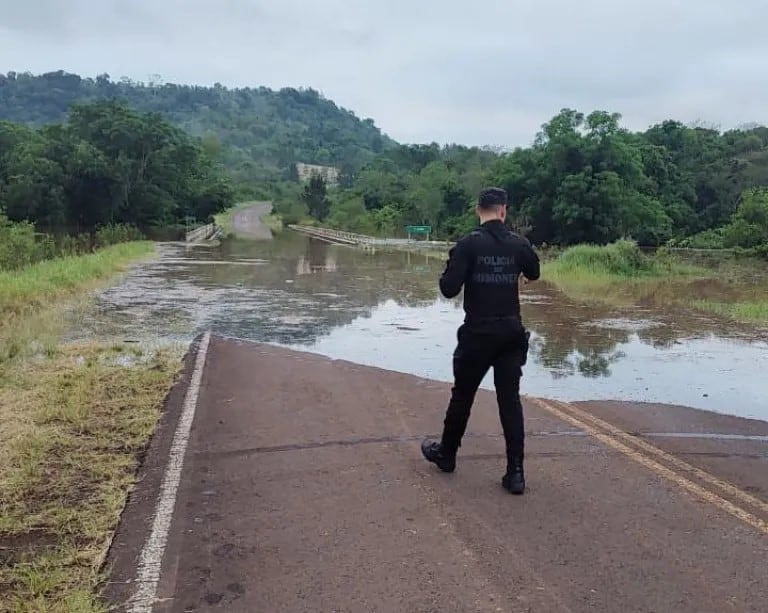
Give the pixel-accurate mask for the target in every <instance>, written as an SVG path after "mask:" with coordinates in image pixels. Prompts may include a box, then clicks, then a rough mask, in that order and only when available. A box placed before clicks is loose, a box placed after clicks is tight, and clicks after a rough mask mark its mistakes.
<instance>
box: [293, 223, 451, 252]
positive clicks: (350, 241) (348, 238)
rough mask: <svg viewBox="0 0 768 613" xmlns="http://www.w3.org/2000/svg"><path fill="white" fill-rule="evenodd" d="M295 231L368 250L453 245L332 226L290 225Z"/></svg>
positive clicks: (329, 241) (433, 247)
mask: <svg viewBox="0 0 768 613" xmlns="http://www.w3.org/2000/svg"><path fill="white" fill-rule="evenodd" d="M288 227H289V228H290V229H291V230H293V231H294V232H299V233H300V234H305V235H307V236H311V237H312V238H315V239H318V240H322V241H325V242H328V243H333V244H337V245H348V246H354V247H361V248H363V249H366V250H375V248H376V247H395V248H407V247H413V246H414V245H418V246H419V247H424V248H427V249H430V248H432V249H435V248H445V247H446V246H449V245H451V243H450V242H446V241H426V240H422V241H415V240H414V239H411V238H378V237H375V236H368V235H365V234H355V233H354V232H346V231H344V230H334V229H332V228H322V227H318V226H303V225H295V224H292V225H289V226H288Z"/></svg>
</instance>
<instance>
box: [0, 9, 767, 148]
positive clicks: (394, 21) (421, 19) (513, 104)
mask: <svg viewBox="0 0 768 613" xmlns="http://www.w3.org/2000/svg"><path fill="white" fill-rule="evenodd" d="M0 15H3V17H2V19H1V20H0V61H1V62H2V64H1V65H0V71H2V70H5V71H8V70H15V71H17V72H21V71H26V70H29V71H31V72H35V73H37V72H44V71H49V70H58V69H63V70H67V71H71V72H78V73H80V74H84V75H90V76H93V75H96V74H98V73H102V72H107V73H109V74H111V75H112V76H113V77H120V76H123V75H126V76H129V77H131V78H135V79H139V80H143V79H147V78H148V76H149V75H151V74H160V75H161V76H162V77H163V78H164V79H165V80H168V81H177V82H186V83H201V84H212V83H215V82H221V83H223V84H225V85H230V86H243V85H251V86H259V85H266V86H269V87H283V86H294V87H295V86H311V87H314V88H316V89H318V90H319V91H321V92H323V93H324V94H325V95H326V96H328V97H329V98H332V99H333V100H335V101H336V102H337V103H338V104H339V105H341V106H344V107H345V108H349V109H352V110H354V111H355V112H356V113H357V114H358V115H359V116H362V117H373V118H374V119H375V120H376V123H377V125H379V126H381V127H382V128H383V129H384V130H385V131H386V132H387V133H389V134H391V135H392V136H394V137H395V138H397V139H399V140H403V141H406V142H429V141H437V142H463V143H467V144H486V143H494V144H503V145H509V146H514V145H523V144H527V143H529V142H530V141H531V140H532V139H533V137H534V136H535V133H536V131H537V130H538V129H539V127H540V125H541V124H542V123H543V122H545V121H547V120H548V119H549V118H551V117H552V116H553V115H554V114H555V113H557V112H558V111H559V110H560V109H561V108H563V107H570V108H578V109H579V110H581V111H584V112H589V111H591V110H594V109H604V110H608V111H616V112H619V113H621V114H622V115H623V116H624V120H625V124H626V125H627V126H628V127H631V128H634V129H643V128H645V127H647V126H648V125H650V124H652V123H655V122H657V121H661V120H663V119H666V118H675V119H679V120H681V121H686V122H687V121H693V120H696V119H702V120H705V121H708V122H712V123H716V124H720V125H722V126H723V127H732V126H735V125H738V124H740V123H742V122H747V121H758V122H765V123H768V117H767V116H766V115H768V109H766V108H765V107H764V105H763V103H762V101H763V100H764V99H765V98H766V96H767V95H768V78H766V77H768V74H766V73H767V72H768V69H767V68H766V66H768V39H766V38H765V37H764V36H763V31H762V30H763V26H762V24H764V23H765V22H766V20H768V5H766V4H765V3H764V0H740V1H739V2H737V3H734V2H731V3H725V2H722V0H699V2H697V3H693V2H690V1H689V0H644V1H639V0H626V1H624V2H615V1H614V0H584V2H581V3H574V2H571V1H570V0H569V1H566V0H538V1H537V2H533V1H532V0H506V1H505V2H498V1H495V0H476V2H474V3H472V4H470V3H467V2H464V1H463V0H462V1H459V0H442V1H440V0H421V1H419V2H414V1H413V0H408V1H406V0H389V1H388V2H383V1H376V2H374V1H372V0H360V1H358V2H354V3H351V2H348V1H346V0H315V1H314V2H306V1H305V0H272V1H267V0H227V1H226V2H222V1H217V0H186V1H184V0H164V1H163V2H157V1H156V0H102V1H101V2H98V3H97V2H93V1H92V0H70V1H68V2H66V3H65V2H62V1H55V0H27V1H26V2H23V3H19V2H17V1H14V0H0Z"/></svg>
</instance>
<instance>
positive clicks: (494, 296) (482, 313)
mask: <svg viewBox="0 0 768 613" xmlns="http://www.w3.org/2000/svg"><path fill="white" fill-rule="evenodd" d="M521 273H522V274H524V275H525V276H526V277H527V278H528V279H530V280H531V281H534V280H536V279H538V278H539V257H538V256H537V255H536V252H535V251H534V250H533V248H532V247H531V243H530V242H529V241H528V239H526V238H524V237H522V236H519V235H517V234H515V233H514V232H512V231H511V230H509V229H508V228H507V227H506V226H505V225H504V223H503V222H502V221H500V220H494V221H488V222H486V223H484V224H483V225H482V226H480V228H478V229H477V230H475V231H473V232H471V233H470V234H468V235H466V236H464V237H463V238H461V239H460V240H459V241H458V242H457V243H456V246H455V247H453V249H451V251H450V253H449V256H448V262H447V264H446V267H445V271H444V272H443V275H442V276H441V277H440V291H441V292H442V293H443V295H444V296H445V297H446V298H453V297H454V296H457V295H458V294H459V292H460V291H461V288H462V286H464V311H465V312H466V315H467V321H470V320H473V319H477V320H481V319H485V318H497V317H515V318H517V319H520V296H519V294H518V280H519V277H520V274H521Z"/></svg>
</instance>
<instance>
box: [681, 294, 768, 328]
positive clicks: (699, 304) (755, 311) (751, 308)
mask: <svg viewBox="0 0 768 613" xmlns="http://www.w3.org/2000/svg"><path fill="white" fill-rule="evenodd" d="M691 306H693V307H694V308H697V309H700V310H702V311H707V312H709V313H715V314H717V315H723V316H725V317H728V318H730V319H734V320H736V321H741V322H745V323H768V302H752V301H737V302H716V301H712V300H694V301H693V302H692V303H691Z"/></svg>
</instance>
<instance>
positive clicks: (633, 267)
mask: <svg viewBox="0 0 768 613" xmlns="http://www.w3.org/2000/svg"><path fill="white" fill-rule="evenodd" d="M542 268H543V275H544V277H545V278H546V279H547V280H550V281H552V282H554V283H555V284H558V285H562V284H565V285H582V286H603V285H610V284H612V283H616V282H630V283H631V282H642V281H646V280H652V279H660V278H665V277H674V276H691V275H700V274H702V273H703V271H701V270H698V269H696V268H693V267H691V266H685V265H683V264H681V263H680V262H679V261H678V260H676V259H675V258H674V257H673V256H672V255H671V254H670V253H669V252H666V251H659V252H657V253H656V254H654V255H647V254H645V253H643V252H642V251H641V249H640V248H639V247H638V246H637V244H636V243H634V242H632V241H625V240H623V241H618V242H615V243H612V244H610V245H576V246H574V247H570V248H568V249H566V250H565V251H564V252H563V253H562V254H560V256H559V257H557V258H555V259H553V260H551V261H548V262H545V263H544V264H543V267H542Z"/></svg>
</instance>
